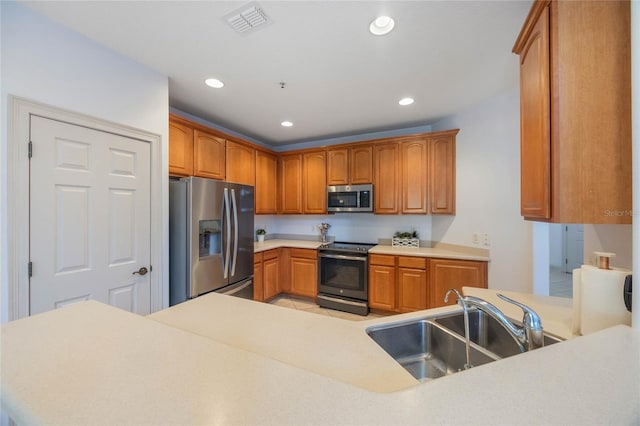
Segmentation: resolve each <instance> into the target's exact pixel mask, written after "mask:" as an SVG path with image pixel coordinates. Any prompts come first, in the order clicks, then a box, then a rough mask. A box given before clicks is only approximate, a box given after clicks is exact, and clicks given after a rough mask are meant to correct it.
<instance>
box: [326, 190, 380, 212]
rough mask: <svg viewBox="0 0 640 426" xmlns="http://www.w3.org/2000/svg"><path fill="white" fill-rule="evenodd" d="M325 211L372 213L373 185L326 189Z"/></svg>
mask: <svg viewBox="0 0 640 426" xmlns="http://www.w3.org/2000/svg"><path fill="white" fill-rule="evenodd" d="M327 211H329V212H350V213H353V212H372V211H373V185H371V184H367V185H330V186H328V187H327Z"/></svg>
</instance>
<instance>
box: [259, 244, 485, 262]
mask: <svg viewBox="0 0 640 426" xmlns="http://www.w3.org/2000/svg"><path fill="white" fill-rule="evenodd" d="M321 245H322V243H321V242H320V241H306V240H293V239H273V240H265V241H264V242H262V243H259V242H255V243H254V244H253V250H254V253H260V252H262V251H265V250H272V249H277V248H281V247H290V248H305V249H312V250H316V249H318V248H319V247H320V246H321ZM369 253H370V254H386V255H391V256H417V257H437V258H441V259H458V260H479V261H489V260H490V259H489V255H488V250H484V249H477V248H473V247H465V246H459V245H454V244H446V243H436V244H435V246H434V247H415V248H414V247H393V246H391V245H384V244H378V245H376V246H375V247H373V248H372V249H371V250H369Z"/></svg>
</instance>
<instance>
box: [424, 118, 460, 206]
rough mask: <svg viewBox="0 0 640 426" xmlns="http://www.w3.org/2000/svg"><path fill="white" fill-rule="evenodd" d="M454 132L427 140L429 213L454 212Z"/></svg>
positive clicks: (455, 131)
mask: <svg viewBox="0 0 640 426" xmlns="http://www.w3.org/2000/svg"><path fill="white" fill-rule="evenodd" d="M456 133H458V131H457V130H454V131H452V132H450V133H448V134H443V135H442V136H438V137H435V138H433V139H430V140H429V174H428V178H427V180H428V182H429V190H428V193H429V213H431V214H450V215H453V214H456V139H455V137H456Z"/></svg>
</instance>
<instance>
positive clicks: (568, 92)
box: [513, 0, 632, 224]
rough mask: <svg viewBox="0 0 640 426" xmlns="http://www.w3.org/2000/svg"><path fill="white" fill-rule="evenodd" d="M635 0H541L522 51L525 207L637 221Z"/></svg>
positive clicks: (552, 216) (583, 219)
mask: <svg viewBox="0 0 640 426" xmlns="http://www.w3.org/2000/svg"><path fill="white" fill-rule="evenodd" d="M630 43H631V38H630V2H628V1H575V2H574V1H549V0H545V1H540V0H537V1H535V2H534V3H533V6H532V8H531V11H530V12H529V15H528V17H527V20H526V22H525V23H524V26H523V28H522V30H521V32H520V35H519V36H518V39H517V40H516V43H515V45H514V47H513V52H514V53H516V54H518V55H520V146H521V213H522V215H523V216H524V217H525V218H526V219H531V220H540V221H549V222H560V223H611V224H615V223H631V218H632V214H631V208H632V207H631V66H630V54H631V50H630V49H631V47H630Z"/></svg>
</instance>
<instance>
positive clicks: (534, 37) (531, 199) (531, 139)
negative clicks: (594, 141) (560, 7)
mask: <svg viewBox="0 0 640 426" xmlns="http://www.w3.org/2000/svg"><path fill="white" fill-rule="evenodd" d="M549 72H550V69H549V8H548V7H545V8H544V10H543V11H542V14H541V15H540V17H539V18H538V20H537V22H536V23H535V25H534V28H533V30H532V31H531V34H530V35H529V38H528V40H527V41H526V44H525V47H524V50H523V51H522V52H521V54H520V173H521V181H520V210H521V214H522V216H524V217H526V218H537V219H548V218H550V217H551V201H550V200H551V134H550V126H551V109H550V100H549V96H550V92H549Z"/></svg>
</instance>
